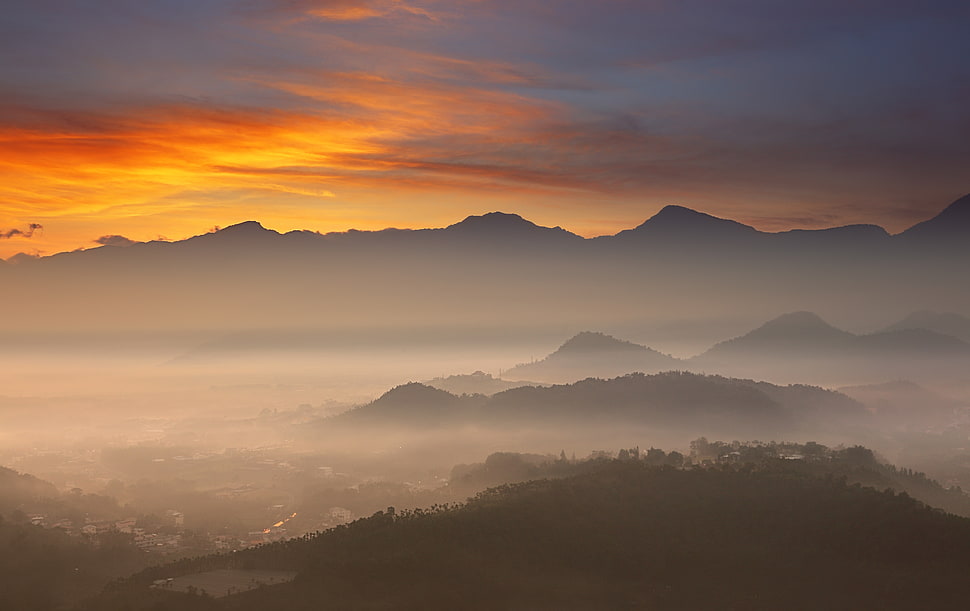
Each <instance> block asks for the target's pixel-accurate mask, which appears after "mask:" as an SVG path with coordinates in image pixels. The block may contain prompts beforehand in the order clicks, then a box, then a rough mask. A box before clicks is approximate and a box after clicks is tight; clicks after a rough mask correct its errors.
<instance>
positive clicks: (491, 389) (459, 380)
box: [424, 371, 539, 395]
mask: <svg viewBox="0 0 970 611" xmlns="http://www.w3.org/2000/svg"><path fill="white" fill-rule="evenodd" d="M424 384H426V385H428V386H432V387H434V388H438V389H440V390H444V391H447V392H450V393H452V394H454V395H475V394H479V395H494V394H495V393H497V392H502V391H504V390H509V389H510V388H518V387H520V386H538V385H539V384H537V383H535V382H524V381H523V382H512V381H509V380H502V379H499V378H494V377H492V375H491V374H488V373H485V372H483V371H476V372H474V373H469V374H463V375H452V376H448V377H442V378H434V379H433V380H428V381H426V382H424Z"/></svg>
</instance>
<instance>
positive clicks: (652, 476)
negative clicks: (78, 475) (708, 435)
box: [83, 449, 970, 611]
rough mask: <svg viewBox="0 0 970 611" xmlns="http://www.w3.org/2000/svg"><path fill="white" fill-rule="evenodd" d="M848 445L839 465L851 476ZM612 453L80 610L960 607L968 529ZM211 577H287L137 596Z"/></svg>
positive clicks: (736, 473)
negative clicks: (207, 591) (254, 584)
mask: <svg viewBox="0 0 970 611" xmlns="http://www.w3.org/2000/svg"><path fill="white" fill-rule="evenodd" d="M860 450H864V449H854V450H852V451H850V452H849V455H848V456H845V457H843V459H845V460H848V461H850V462H851V461H855V462H856V463H858V464H859V465H861V466H864V465H865V463H866V462H867V461H868V460H869V459H870V458H871V453H869V454H866V452H865V451H860ZM655 456H656V454H655ZM624 458H625V460H620V459H616V460H605V459H603V460H598V461H591V462H589V463H587V464H586V472H584V473H579V474H577V475H573V476H570V477H563V478H558V479H539V480H533V481H529V482H525V483H519V484H506V485H502V486H498V487H495V488H491V489H489V490H488V491H486V492H482V493H480V494H478V495H477V496H475V497H474V498H472V499H470V500H469V501H468V502H467V503H465V504H463V505H460V506H458V505H448V506H436V507H432V508H430V509H427V510H404V511H398V510H395V509H394V508H391V507H389V508H387V509H386V510H385V511H380V512H377V513H376V514H374V515H373V516H371V517H369V518H365V519H362V520H358V521H357V522H355V523H353V524H351V525H349V526H345V527H338V528H336V529H334V530H330V531H327V532H325V533H321V534H318V535H315V536H306V537H303V538H300V539H296V540H290V541H286V542H281V543H277V544H270V545H265V546H261V547H258V548H254V549H251V550H246V551H243V552H237V553H234V554H226V555H217V556H208V557H205V558H200V559H195V560H184V561H181V562H179V563H175V564H172V565H168V566H165V567H156V568H153V569H148V570H147V571H145V572H142V573H140V574H137V575H135V576H133V577H131V578H129V579H127V580H124V581H122V582H118V583H116V584H114V585H113V586H112V587H111V588H109V589H108V590H107V591H106V592H105V593H104V594H103V595H102V596H101V597H100V598H98V599H96V600H94V601H91V602H89V603H88V604H87V605H86V606H84V607H83V608H84V609H85V610H86V611H87V610H90V611H93V610H95V609H97V610H99V611H100V610H107V611H110V610H112V609H129V610H132V611H134V610H138V609H153V610H159V611H161V610H164V609H180V610H181V609H193V608H198V609H237V610H248V609H265V608H287V609H297V610H299V609H318V608H340V609H429V608H442V609H443V608H465V609H469V608H481V609H518V608H521V609H536V608H546V609H589V608H644V609H654V608H656V609H685V610H686V609H703V608H715V607H718V608H727V609H779V608H788V609H860V608H879V609H927V608H932V609H963V608H966V600H967V599H968V596H970V583H968V582H967V581H966V579H965V575H966V572H967V570H968V569H970V520H967V519H964V518H960V517H956V516H953V515H948V514H946V513H944V512H943V511H941V510H938V509H933V508H930V507H928V506H926V505H924V504H923V503H921V502H919V501H917V500H915V499H913V498H912V497H911V496H909V495H908V494H906V493H899V494H897V493H895V492H893V491H892V490H885V491H878V490H876V489H873V488H865V487H862V486H860V485H858V484H851V483H849V482H848V479H847V478H846V477H844V476H837V475H832V474H828V475H821V476H817V475H815V474H811V473H809V472H807V470H806V469H805V468H803V467H798V466H796V467H794V468H793V467H792V465H794V464H795V463H799V464H800V465H804V464H809V463H810V461H808V460H800V461H791V460H785V459H772V460H765V461H762V462H760V463H758V464H756V463H753V462H746V463H743V464H734V465H732V464H729V463H722V464H717V463H711V464H708V465H707V466H705V467H695V468H688V469H677V468H674V467H671V466H669V465H660V466H654V465H650V464H648V461H646V460H631V456H630V453H629V451H627V453H626V455H625V456H624ZM820 471H821V469H820ZM226 567H235V568H277V569H290V570H295V571H297V572H298V575H297V578H296V580H295V581H293V582H292V583H288V584H283V585H276V586H272V587H266V588H261V589H258V590H255V591H253V592H249V593H245V594H239V595H234V596H229V597H225V598H220V599H215V598H210V597H208V596H205V595H199V594H195V595H187V594H179V593H173V592H165V591H160V590H155V589H150V587H149V586H150V585H151V583H152V581H153V580H155V579H159V578H164V577H168V576H172V575H177V574H188V573H193V572H200V571H205V570H210V569H213V568H226Z"/></svg>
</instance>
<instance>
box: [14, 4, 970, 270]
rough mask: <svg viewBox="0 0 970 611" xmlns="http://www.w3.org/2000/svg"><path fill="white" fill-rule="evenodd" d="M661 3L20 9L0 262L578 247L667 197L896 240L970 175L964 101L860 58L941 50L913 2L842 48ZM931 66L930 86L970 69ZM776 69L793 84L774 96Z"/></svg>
mask: <svg viewBox="0 0 970 611" xmlns="http://www.w3.org/2000/svg"><path fill="white" fill-rule="evenodd" d="M662 4H663V3H643V4H641V5H637V4H629V3H624V2H612V1H611V2H607V3H603V4H601V5H597V6H598V7H599V9H598V10H596V11H593V10H592V8H591V5H590V4H584V3H581V2H572V1H566V2H563V3H562V4H559V5H557V6H558V9H557V11H556V12H555V14H551V13H549V12H548V6H547V5H544V4H543V3H525V4H514V3H513V4H509V3H506V2H500V1H497V0H493V1H489V2H476V1H472V0H463V1H461V2H453V3H445V2H437V1H430V0H429V1H427V2H403V1H399V0H387V1H363V0H340V1H324V0H319V1H318V0H306V1H302V2H283V1H276V0H262V1H260V2H255V3H251V6H250V5H247V6H249V7H250V8H248V9H245V10H244V9H242V8H240V6H239V5H237V4H235V3H232V2H214V3H207V4H205V5H199V6H190V5H188V4H185V3H174V2H167V1H166V2H159V3H157V4H153V5H151V6H147V5H146V6H139V7H128V8H119V7H115V8H103V9H101V10H99V11H94V12H93V13H92V12H84V11H82V10H81V9H79V8H78V7H76V6H74V5H72V4H71V3H63V6H62V7H61V9H62V13H57V14H55V13H52V12H45V11H42V10H40V9H34V8H31V7H29V6H26V7H17V8H15V9H13V10H12V11H11V14H10V15H9V19H8V23H9V24H11V25H10V26H9V31H5V30H2V28H0V39H2V40H3V42H0V51H7V52H8V53H7V56H9V57H17V58H18V62H15V63H11V64H9V65H8V66H6V67H5V68H2V69H0V82H6V83H8V85H4V86H2V87H0V94H2V97H0V99H2V100H4V102H2V103H0V258H8V257H10V256H12V255H14V254H16V253H20V252H25V253H28V254H41V255H43V254H52V253H56V252H61V251H66V250H74V249H78V248H90V247H94V246H96V245H97V243H96V240H98V239H99V238H102V237H103V236H110V235H123V236H125V237H127V238H130V239H134V240H138V241H144V240H151V239H157V238H159V237H162V238H164V239H182V238H186V237H189V236H192V235H197V234H200V233H204V232H206V231H208V230H209V229H211V228H212V227H214V226H226V225H230V224H233V223H237V222H241V221H244V220H259V221H260V222H262V223H263V224H264V225H265V226H267V227H270V228H273V229H277V230H280V231H286V230H290V229H311V230H319V231H323V232H326V231H342V230H346V229H350V228H357V229H381V228H385V227H389V226H393V227H435V226H445V225H448V224H451V223H454V222H457V221H459V220H461V219H462V218H464V217H465V216H467V215H469V214H481V213H484V212H488V211H492V210H502V211H506V212H515V213H519V214H521V215H522V216H524V217H526V218H528V219H530V220H532V221H534V222H536V223H539V224H542V225H551V226H553V225H561V226H563V227H564V228H566V229H568V230H570V231H573V232H576V233H579V234H581V235H586V236H591V235H602V234H606V233H615V232H617V231H619V230H622V229H626V228H630V227H633V226H635V225H637V224H639V223H641V222H642V221H643V220H645V219H646V218H648V217H649V216H651V215H652V214H654V213H655V212H656V211H657V210H659V209H660V208H661V207H662V206H664V205H666V204H669V203H676V204H681V205H685V206H689V207H692V208H695V209H698V210H702V211H705V212H708V213H711V214H715V215H718V216H723V217H729V218H733V219H736V220H740V221H742V222H747V223H750V224H752V225H754V226H756V227H758V228H761V229H765V230H783V229H789V228H793V227H806V228H813V227H827V226H833V225H838V224H848V223H859V222H868V223H877V224H881V225H883V226H884V227H886V228H887V229H889V230H890V231H900V230H902V229H904V228H906V227H908V226H909V225H911V224H913V223H915V222H918V221H920V220H923V219H925V218H928V217H930V216H932V215H933V214H935V213H936V212H938V211H939V210H940V209H942V208H943V207H945V206H946V205H947V204H948V203H949V202H950V201H952V200H953V199H956V198H957V197H959V196H960V195H962V194H963V193H965V192H966V191H968V190H970V171H968V170H967V168H968V167H970V150H968V149H967V145H966V144H965V142H964V140H965V139H954V138H953V134H954V133H959V129H960V128H962V127H965V126H967V121H968V119H967V117H966V112H965V110H964V111H963V112H962V113H961V112H960V111H959V110H957V111H954V110H953V108H957V107H958V106H959V103H960V102H959V100H960V99H963V98H960V97H959V96H961V95H962V96H964V98H965V97H966V92H964V93H962V94H961V93H959V92H957V93H955V94H954V95H956V96H957V97H956V99H952V100H951V101H947V100H948V99H949V98H947V97H946V96H944V95H939V96H935V97H934V98H932V99H928V98H926V97H925V96H923V97H911V96H910V92H909V89H907V87H908V83H906V87H904V86H903V84H904V82H905V79H904V78H901V77H899V76H898V75H896V74H895V73H894V72H892V71H885V73H882V72H880V71H879V70H873V69H871V66H870V69H868V71H867V72H853V70H856V69H857V68H858V69H862V68H863V67H865V65H866V63H865V61H864V60H865V59H866V57H867V54H871V53H881V54H883V55H885V56H886V57H887V58H891V57H892V56H894V55H897V54H898V55H900V56H904V55H905V56H908V55H906V54H908V53H909V51H910V46H912V45H917V44H918V45H922V46H921V47H920V48H921V49H923V52H924V54H925V53H929V54H932V53H933V52H934V51H935V49H934V48H933V46H932V44H931V42H930V40H929V39H922V38H918V37H917V38H913V40H912V41H908V40H903V42H899V40H897V39H898V38H900V35H899V34H898V33H897V32H895V31H894V30H892V28H900V27H903V26H902V25H900V24H909V23H911V21H912V20H913V19H917V21H918V20H919V19H922V18H923V15H922V14H918V15H915V16H914V15H910V14H908V13H907V14H906V15H902V14H901V15H897V16H895V17H894V16H893V15H889V16H886V15H883V14H880V16H879V19H881V20H884V21H879V22H878V24H876V21H872V19H875V15H869V14H866V13H865V12H864V11H861V9H860V12H859V14H856V15H854V16H853V15H849V16H848V17H847V19H849V21H847V22H846V23H847V24H848V25H845V27H850V28H855V29H854V30H853V31H854V32H856V33H857V34H858V35H859V36H861V37H863V38H865V40H867V41H869V42H867V43H866V44H871V45H872V48H871V49H861V50H860V49H857V48H856V47H852V49H854V50H853V51H852V53H855V54H857V55H859V57H855V56H854V55H852V54H850V55H848V56H847V55H845V52H846V49H845V48H841V47H839V45H841V44H842V39H841V38H840V36H841V35H840V34H838V33H836V32H837V30H835V29H833V28H832V27H831V26H832V23H831V22H830V20H829V16H828V15H827V14H825V11H824V10H822V11H821V12H820V13H818V14H816V13H815V12H812V13H810V14H809V13H806V14H804V15H801V14H800V13H799V10H800V9H792V13H791V14H790V15H789V14H786V13H772V14H771V15H769V16H768V17H765V19H766V20H767V21H766V22H765V23H762V21H761V20H753V19H751V18H750V17H749V16H747V14H746V13H744V12H740V11H733V9H730V10H729V9H724V8H723V7H724V6H726V5H709V6H707V9H705V10H707V11H709V12H710V14H708V13H707V12H698V11H695V10H694V9H689V8H678V9H672V8H670V7H667V8H665V9H663V10H661V8H663V7H660V5H662ZM701 4H704V3H701ZM907 10H908V9H907ZM718 11H722V13H721V14H719V16H718V15H715V14H714V13H718ZM931 17H933V18H934V19H937V17H938V16H934V15H931ZM944 17H945V16H944ZM840 18H841V17H840ZM897 18H898V19H897ZM894 19H897V20H895V21H894ZM907 19H908V20H909V21H907ZM853 20H854V21H853ZM870 21H872V22H871V23H870ZM937 21H938V22H939V23H937ZM937 21H934V22H933V24H935V25H934V27H937V28H943V27H944V25H941V24H944V23H945V20H944V19H942V18H940V19H937ZM796 23H797V24H798V27H797V28H796V27H795V26H796ZM875 25H879V28H876V27H875ZM931 25H932V24H931ZM905 27H909V26H908V25H907V26H905ZM692 28H694V29H692ZM695 29H699V31H700V32H702V33H704V35H703V36H702V35H701V34H700V33H697V32H695ZM651 32H652V36H644V35H645V34H650V33H651ZM886 32H890V33H891V34H892V35H893V36H895V38H893V37H891V36H889V35H888V34H886ZM678 33H679V34H678ZM786 33H788V34H786ZM782 34H785V35H786V36H787V37H783V36H782ZM903 34H906V35H907V36H910V37H911V38H912V37H914V36H916V35H915V34H913V35H911V34H910V33H909V32H908V31H903ZM920 35H921V36H922V34H920ZM927 35H928V34H927ZM903 38H905V37H903ZM782 40H783V41H784V42H785V44H787V45H789V46H785V45H782V44H781V42H782ZM859 44H862V43H859ZM892 45H896V46H892ZM833 46H834V47H833ZM897 46H898V47H899V48H897ZM847 48H848V47H847ZM939 51H940V53H942V52H943V51H952V49H948V48H941V49H939ZM775 64H777V66H775ZM934 66H936V67H931V68H926V67H924V68H923V69H922V72H921V73H919V74H920V76H919V78H920V79H923V80H927V79H931V78H937V79H940V82H941V83H942V82H943V79H944V77H950V81H952V80H953V74H952V71H953V70H962V69H960V68H959V67H956V68H952V69H951V68H949V67H947V65H946V64H944V63H942V62H941V63H939V64H938V65H937V64H934ZM940 66H942V67H940ZM776 70H780V71H781V72H785V71H798V70H801V71H802V72H799V74H801V75H802V78H801V79H799V81H797V82H795V81H792V82H791V83H789V84H788V85H786V87H787V89H788V90H783V89H780V88H778V86H777V85H778V80H777V78H776V76H775V74H774V72H775V71H776ZM895 70H897V71H898V70H903V71H905V70H906V66H900V65H898V64H897V66H896V68H895ZM934 71H936V72H939V74H936V72H934ZM914 74H915V73H914ZM927 75H929V76H927ZM909 78H910V79H911V80H912V79H916V78H917V77H916V76H913V75H911V77H909ZM803 81H804V82H803ZM870 81H871V82H870ZM950 81H947V82H948V83H949V82H950ZM962 82H963V81H960V80H959V79H957V80H956V81H955V84H953V85H952V86H954V87H959V86H961V85H960V83H962ZM823 85H824V86H828V87H829V89H828V90H827V91H823V88H822V86H823ZM948 86H950V85H948ZM847 87H848V88H849V89H850V90H849V91H846V88H847ZM894 87H895V88H896V89H893V88H894ZM887 91H889V92H890V94H889V96H888V100H889V101H888V102H887V101H886V99H887V94H886V92H887ZM967 91H970V89H967ZM816 92H822V93H816ZM833 92H845V93H844V94H840V93H833ZM877 94H878V95H877ZM814 95H818V96H819V97H818V99H817V100H813V99H812V96H814ZM833 96H835V97H834V98H833ZM894 96H895V97H894ZM951 97H952V96H951ZM877 101H878V103H877ZM863 102H865V104H863ZM951 103H952V104H954V105H956V106H953V108H951V107H949V106H946V104H951ZM856 105H858V108H855V106H856ZM963 108H964V109H965V106H964V107H963ZM958 140H959V141H958ZM36 225H40V226H41V227H42V229H38V230H36V231H34V232H31V231H30V227H31V226H36Z"/></svg>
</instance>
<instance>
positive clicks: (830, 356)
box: [482, 311, 970, 394]
mask: <svg viewBox="0 0 970 611" xmlns="http://www.w3.org/2000/svg"><path fill="white" fill-rule="evenodd" d="M947 331H949V332H950V333H952V335H950V334H946V333H945V332H947ZM965 333H970V320H968V319H966V318H965V317H963V316H961V315H959V314H954V313H941V314H934V313H928V312H916V313H914V314H912V315H910V316H907V317H906V318H905V319H903V320H902V321H900V322H898V323H895V324H893V325H890V326H889V327H887V328H886V329H883V330H881V331H878V332H875V333H869V334H862V335H857V334H854V333H850V332H848V331H844V330H842V329H838V328H836V327H834V326H832V325H831V324H829V323H827V322H826V321H824V320H823V319H822V318H821V317H819V316H818V315H817V314H814V313H812V312H804V311H801V312H792V313H789V314H783V315H781V316H779V317H777V318H774V319H772V320H770V321H768V322H766V323H765V324H763V325H761V326H760V327H758V328H756V329H753V330H752V331H750V332H748V333H746V334H744V335H741V336H739V337H736V338H733V339H729V340H725V341H723V342H720V343H718V344H716V345H714V346H712V347H711V348H710V349H708V350H706V351H705V352H704V353H702V354H700V355H698V356H695V357H693V358H688V359H678V358H675V357H672V356H669V355H666V354H663V353H661V352H658V351H656V350H654V349H652V348H649V347H647V346H643V345H640V344H635V343H632V342H629V341H626V340H622V339H617V338H615V337H612V336H610V335H606V334H603V333H594V332H588V331H584V332H582V333H579V334H578V335H576V336H574V337H572V338H570V339H569V340H567V341H566V342H565V343H563V344H562V345H561V346H560V347H559V348H558V349H556V350H555V351H554V352H552V353H550V354H549V355H548V356H546V357H544V358H542V359H540V360H538V361H534V362H531V363H523V364H519V365H516V366H514V367H512V368H510V369H507V370H505V371H504V372H502V379H503V380H511V381H515V380H522V382H519V383H520V384H532V385H534V384H535V382H531V383H529V382H525V380H534V381H536V382H544V383H557V382H559V383H561V382H575V381H578V380H582V379H584V378H588V377H601V378H606V377H616V376H621V375H624V374H627V373H633V372H640V373H658V372H662V371H669V370H689V371H695V372H709V373H714V372H716V373H723V374H728V375H740V376H750V377H757V378H768V379H779V378H780V379H784V380H785V381H810V382H813V383H821V384H826V385H828V384H833V383H835V384H838V383H841V384H846V383H850V382H855V381H858V380H864V381H869V382H882V381H886V380H891V379H893V378H910V377H916V378H926V379H930V380H935V379H939V378H950V379H954V377H959V376H960V375H961V372H963V371H964V370H965V369H966V368H967V367H968V366H970V343H967V342H966V341H964V340H963V339H961V337H962V335H963V334H965ZM509 383H510V384H511V383H514V382H509ZM482 388H485V386H484V385H483V386H482ZM492 392H495V391H494V390H493V391H492ZM489 394H491V393H489Z"/></svg>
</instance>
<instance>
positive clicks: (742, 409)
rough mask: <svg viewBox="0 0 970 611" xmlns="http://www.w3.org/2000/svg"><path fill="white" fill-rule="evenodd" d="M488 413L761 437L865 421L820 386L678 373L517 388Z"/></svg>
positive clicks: (494, 401) (501, 418)
mask: <svg viewBox="0 0 970 611" xmlns="http://www.w3.org/2000/svg"><path fill="white" fill-rule="evenodd" d="M483 413H484V417H485V418H486V419H487V420H489V421H491V422H495V423H498V424H504V423H509V422H516V421H530V422H546V423H552V422H556V421H562V422H576V423H579V422H582V423H586V424H596V425H611V424H621V423H628V424H638V425H647V426H657V427H667V428H675V429H689V430H694V431H697V430H707V429H709V430H717V431H733V432H737V433H741V432H743V431H749V432H750V431H758V432H759V434H768V433H777V432H780V431H791V430H794V429H795V428H796V427H800V426H803V425H806V424H809V425H811V426H815V425H823V426H824V425H829V424H834V423H836V422H841V423H850V422H851V423H858V422H859V421H861V420H864V419H865V417H866V414H865V413H864V410H863V409H862V406H861V405H860V404H859V403H857V402H855V401H853V400H851V399H849V398H848V397H846V396H844V395H841V394H839V393H835V392H833V391H829V390H824V389H821V388H817V387H810V386H776V385H774V384H768V383H765V382H755V381H753V380H741V379H734V378H725V377H721V376H708V375H700V374H694V373H688V372H676V371H671V372H666V373H659V374H654V375H644V374H641V373H636V374H629V375H625V376H622V377H618V378H613V379H610V380H601V379H596V378H590V379H587V380H582V381H580V382H576V383H574V384H567V385H557V386H551V387H523V388H515V389H512V390H508V391H505V392H502V393H498V394H496V395H494V396H493V397H492V398H491V399H490V400H489V401H488V403H486V404H485V406H484V409H483Z"/></svg>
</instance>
